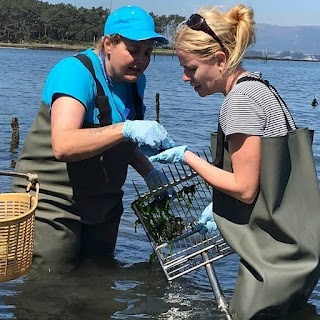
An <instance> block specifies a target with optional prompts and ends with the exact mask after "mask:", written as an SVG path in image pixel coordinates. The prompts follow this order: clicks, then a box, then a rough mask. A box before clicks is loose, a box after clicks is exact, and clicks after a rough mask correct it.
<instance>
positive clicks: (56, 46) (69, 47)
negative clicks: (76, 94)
mask: <svg viewBox="0 0 320 320" xmlns="http://www.w3.org/2000/svg"><path fill="white" fill-rule="evenodd" d="M93 46H94V44H92V43H91V44H90V43H87V44H75V45H73V44H62V43H52V44H50V43H37V42H34V43H9V42H0V48H12V49H31V50H32V49H33V50H65V51H83V50H86V49H87V48H90V47H93ZM154 55H163V56H175V55H176V53H175V51H174V50H173V49H159V48H156V49H155V50H154ZM245 59H250V60H263V61H269V60H270V61H301V62H320V61H319V60H305V59H282V58H275V57H267V58H266V57H260V56H247V57H245Z"/></svg>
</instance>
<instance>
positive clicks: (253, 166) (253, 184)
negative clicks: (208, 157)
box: [184, 134, 261, 203]
mask: <svg viewBox="0 0 320 320" xmlns="http://www.w3.org/2000/svg"><path fill="white" fill-rule="evenodd" d="M260 149H261V138H260V137H258V136H247V135H244V134H233V135H231V136H229V153H230V157H231V162H232V167H233V172H232V173H231V172H227V171H225V170H222V169H219V168H217V167H214V166H212V165H211V164H209V163H208V162H207V161H205V160H203V159H201V158H200V157H198V156H197V155H195V154H194V153H192V152H191V151H188V150H187V151H186V152H185V153H184V160H185V162H186V163H187V164H188V165H189V166H190V167H192V168H193V169H194V170H195V171H196V172H197V173H198V174H199V175H200V176H202V177H203V178H204V179H205V180H207V181H208V183H209V184H210V185H212V186H213V187H215V188H217V189H219V190H221V191H223V192H225V193H226V194H228V195H230V196H232V197H234V198H236V199H238V200H241V201H243V202H245V203H252V202H253V201H254V199H255V197H256V195H257V193H258V191H259V178H260Z"/></svg>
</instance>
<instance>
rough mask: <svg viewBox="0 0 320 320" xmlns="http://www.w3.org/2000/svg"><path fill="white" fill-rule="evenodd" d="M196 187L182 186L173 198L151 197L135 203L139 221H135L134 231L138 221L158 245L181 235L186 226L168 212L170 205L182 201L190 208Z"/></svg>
mask: <svg viewBox="0 0 320 320" xmlns="http://www.w3.org/2000/svg"><path fill="white" fill-rule="evenodd" d="M195 192H196V185H190V186H184V187H183V188H182V189H181V190H179V191H177V192H176V193H175V196H174V198H168V199H162V198H159V197H157V198H153V197H152V195H150V197H149V198H148V199H147V200H148V201H149V202H148V203H147V204H146V200H145V199H143V200H141V201H139V200H138V201H137V205H138V207H139V215H138V217H139V219H138V220H136V221H135V230H136V228H137V225H139V224H141V221H140V219H142V220H143V224H144V226H145V228H146V230H147V231H148V233H149V234H150V236H151V237H152V238H153V239H154V240H155V241H156V242H158V243H160V242H163V241H170V240H172V239H174V238H176V237H178V236H180V235H181V234H182V233H183V230H185V229H186V224H185V222H184V221H183V219H182V218H181V217H180V216H175V215H174V214H172V213H171V212H170V211H171V209H170V203H172V201H174V199H175V198H177V199H184V200H185V203H186V205H187V207H190V206H191V204H192V200H193V197H194V194H195Z"/></svg>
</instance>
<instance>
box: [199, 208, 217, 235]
mask: <svg viewBox="0 0 320 320" xmlns="http://www.w3.org/2000/svg"><path fill="white" fill-rule="evenodd" d="M193 230H195V231H198V232H200V233H201V234H206V233H214V232H215V231H216V230H217V224H216V222H215V220H214V217H213V210H212V202H211V203H210V204H209V205H208V206H207V207H206V208H205V209H204V210H203V211H202V213H201V217H200V219H199V221H198V222H197V224H196V225H195V227H194V229H193Z"/></svg>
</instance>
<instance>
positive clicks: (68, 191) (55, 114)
mask: <svg viewBox="0 0 320 320" xmlns="http://www.w3.org/2000/svg"><path fill="white" fill-rule="evenodd" d="M154 41H159V42H166V39H165V38H164V37H163V36H161V35H160V34H158V33H156V32H155V24H154V21H153V19H152V17H151V16H150V15H149V14H148V13H147V12H145V11H144V10H143V9H141V8H139V7H135V6H127V7H122V8H120V9H118V10H116V11H114V12H112V13H111V14H110V15H109V17H108V19H107V21H106V24H105V28H104V37H103V38H102V41H101V43H100V44H99V45H98V46H97V47H96V48H95V49H92V48H90V49H88V50H86V51H84V52H82V53H81V54H79V55H78V56H76V57H68V58H65V59H63V60H61V61H60V62H59V63H57V64H56V65H55V66H54V67H53V68H52V70H51V71H50V73H49V75H48V77H47V80H46V82H45V86H44V90H43V95H42V104H41V106H40V109H39V111H38V114H37V116H36V119H35V121H34V123H33V125H32V127H31V129H30V132H29V134H28V136H27V138H26V141H25V144H24V147H23V150H22V153H21V155H20V158H19V160H18V162H17V165H16V171H17V172H33V173H37V174H38V176H39V182H40V185H41V187H40V189H41V190H40V196H39V205H38V209H37V212H36V235H35V250H34V260H33V262H34V265H35V266H37V267H44V268H45V270H51V271H56V272H61V271H68V270H70V269H72V268H73V267H74V266H76V265H77V263H78V262H79V259H81V258H86V257H92V256H105V255H106V254H108V253H110V252H113V250H114V248H115V243H116V239H117V233H118V227H119V222H120V217H121V215H122V212H123V205H122V197H123V191H122V189H121V188H122V186H123V184H124V181H125V179H126V174H127V169H128V166H129V165H131V166H132V167H133V168H135V169H136V170H137V171H138V172H139V173H140V174H141V175H142V176H143V177H144V178H145V180H146V183H147V184H148V186H149V187H150V188H154V187H156V186H158V185H159V184H161V183H162V182H163V176H161V174H160V173H158V172H157V171H156V170H155V169H154V168H153V167H152V165H151V164H150V163H149V162H148V160H147V158H146V157H145V156H144V155H143V154H142V153H141V152H140V151H139V147H138V146H141V145H144V146H148V147H151V148H152V149H162V148H168V147H172V146H173V145H174V142H173V140H172V139H171V138H170V137H169V135H168V133H167V132H166V130H165V128H164V127H163V126H161V125H160V124H158V123H157V122H156V121H145V120H143V116H144V112H145V106H144V104H143V102H142V99H143V93H144V89H145V85H146V79H145V75H144V74H143V72H144V71H145V69H146V68H147V67H148V65H149V62H150V56H151V53H152V50H153V44H154ZM161 180H162V181H161ZM22 187H23V186H21V185H19V181H16V180H15V181H14V182H13V189H14V190H15V191H16V192H17V191H18V190H21V188H22Z"/></svg>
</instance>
